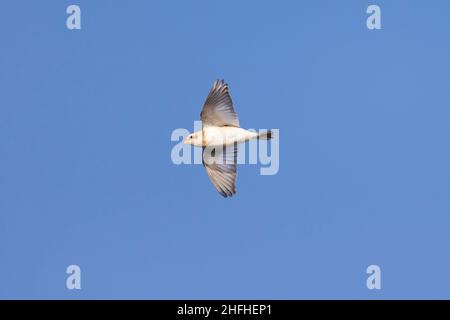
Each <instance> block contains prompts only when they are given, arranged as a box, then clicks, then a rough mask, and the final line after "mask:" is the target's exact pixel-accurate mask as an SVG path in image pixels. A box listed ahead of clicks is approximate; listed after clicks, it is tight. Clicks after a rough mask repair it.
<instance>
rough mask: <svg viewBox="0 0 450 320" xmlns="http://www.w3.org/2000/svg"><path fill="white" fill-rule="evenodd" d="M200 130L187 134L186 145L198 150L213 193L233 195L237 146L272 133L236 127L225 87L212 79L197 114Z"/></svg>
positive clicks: (271, 135) (233, 112)
mask: <svg viewBox="0 0 450 320" xmlns="http://www.w3.org/2000/svg"><path fill="white" fill-rule="evenodd" d="M200 119H201V121H202V130H199V131H195V132H193V133H190V134H188V135H187V136H186V138H185V139H184V143H185V144H189V145H193V146H194V147H201V148H202V149H203V150H202V163H203V166H204V168H205V170H206V173H207V175H208V177H209V180H210V181H211V182H212V184H213V185H214V187H215V188H216V190H217V191H218V192H219V193H220V194H221V195H222V196H223V197H225V198H226V197H231V196H233V195H234V194H236V175H237V168H236V164H237V163H236V162H237V161H236V160H237V152H238V151H237V145H238V144H239V143H245V142H247V141H250V140H253V139H263V140H270V139H272V138H273V134H272V131H271V130H269V131H265V132H260V133H258V132H254V131H249V130H245V129H243V128H241V127H240V125H239V118H238V115H237V113H236V111H235V110H234V107H233V101H232V99H231V96H230V92H229V89H228V84H227V83H225V81H224V80H223V79H222V80H215V81H214V83H213V85H212V88H211V90H210V91H209V94H208V96H207V97H206V101H205V103H204V105H203V109H202V111H201V113H200Z"/></svg>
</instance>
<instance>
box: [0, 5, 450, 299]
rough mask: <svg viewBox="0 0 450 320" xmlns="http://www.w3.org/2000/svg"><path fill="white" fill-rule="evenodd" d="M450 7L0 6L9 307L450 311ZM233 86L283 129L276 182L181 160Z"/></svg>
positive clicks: (265, 124) (0, 226)
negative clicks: (74, 287)
mask: <svg viewBox="0 0 450 320" xmlns="http://www.w3.org/2000/svg"><path fill="white" fill-rule="evenodd" d="M372 3H374V4H378V5H380V6H381V10H382V28H383V29H382V30H380V31H369V30H368V29H367V28H366V22H365V21H366V17H367V14H366V8H367V6H368V5H369V4H372ZM69 4H78V5H80V6H81V10H82V30H80V31H69V30H67V29H66V17H67V15H66V12H65V11H66V7H67V6H68V5H69ZM449 12H450V2H449V1H446V0H440V1H438V0H436V1H432V2H429V1H424V0H420V1H419V0H415V1H400V0H398V1H381V0H377V1H370V2H369V1H362V0H361V1H356V0H355V1H331V0H330V1H317V0H314V1H312V0H311V1H278V2H274V1H261V0H259V1H235V0H229V1H225V2H224V1H206V0H203V1H12V0H10V1H2V4H1V10H0V39H1V48H0V88H1V89H0V298H32V299H36V298H44V299H45V298H64V299H65V298H69V299H71V298H82V299H91V298H105V299H107V298H126V299H129V298H139V299H141V298H201V299H209V298H211V299H212V298H275V299H278V298H285V299H297V298H369V299H372V298H373V299H378V298H450V273H449V270H450V250H449V245H450V233H449V228H450V196H449V194H450V144H449V138H450V89H449V88H450V59H449V57H450V42H449V39H450V20H449V18H448V15H449ZM216 78H224V79H225V80H226V81H227V82H228V83H229V85H230V90H231V94H232V97H233V99H234V102H235V106H236V109H237V112H238V114H239V116H240V121H241V125H242V126H243V127H249V128H279V129H280V140H281V141H280V171H279V173H278V174H277V175H275V176H261V175H259V167H258V166H255V165H251V166H245V165H242V166H240V167H239V175H238V193H237V195H236V196H235V197H233V198H231V199H224V198H222V197H221V196H220V195H218V194H217V192H216V191H215V190H214V188H213V187H212V185H211V184H210V182H209V181H208V178H207V176H206V173H205V172H204V170H203V168H202V166H201V165H196V166H187V165H186V166H175V165H174V164H173V163H172V162H171V158H170V151H171V148H172V147H173V145H174V143H173V142H171V141H170V134H171V132H172V130H173V129H175V128H180V127H184V128H188V129H192V126H193V121H194V120H197V119H198V117H199V113H200V110H201V107H202V104H203V101H204V99H205V96H206V94H207V93H208V91H209V88H210V86H211V84H212V82H213V80H214V79H216ZM70 264H77V265H79V266H80V267H81V270H82V290H80V291H69V290H67V289H66V287H65V281H66V273H65V270H66V267H67V266H68V265H70ZM371 264H378V265H380V267H381V269H382V290H381V291H370V290H368V289H367V288H366V277H367V275H366V268H367V266H368V265H371Z"/></svg>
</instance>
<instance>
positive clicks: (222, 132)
mask: <svg viewBox="0 0 450 320" xmlns="http://www.w3.org/2000/svg"><path fill="white" fill-rule="evenodd" d="M256 136H257V134H256V133H254V132H251V131H247V130H245V129H242V128H237V127H205V128H203V144H204V146H223V145H230V144H234V143H241V142H245V141H248V140H250V139H253V138H255V137H256Z"/></svg>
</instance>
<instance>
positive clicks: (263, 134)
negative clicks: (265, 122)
mask: <svg viewBox="0 0 450 320" xmlns="http://www.w3.org/2000/svg"><path fill="white" fill-rule="evenodd" d="M272 138H273V132H272V131H271V130H268V131H266V132H261V133H259V134H258V139H261V140H270V139H272Z"/></svg>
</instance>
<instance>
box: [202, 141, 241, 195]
mask: <svg viewBox="0 0 450 320" xmlns="http://www.w3.org/2000/svg"><path fill="white" fill-rule="evenodd" d="M236 163H237V144H234V145H231V146H227V147H203V165H204V166H205V169H206V173H207V174H208V177H209V179H210V180H211V182H212V184H213V185H214V187H215V188H216V190H217V191H218V192H219V193H220V194H221V195H222V196H224V197H231V196H232V195H233V194H235V193H236Z"/></svg>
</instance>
